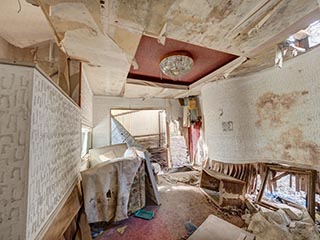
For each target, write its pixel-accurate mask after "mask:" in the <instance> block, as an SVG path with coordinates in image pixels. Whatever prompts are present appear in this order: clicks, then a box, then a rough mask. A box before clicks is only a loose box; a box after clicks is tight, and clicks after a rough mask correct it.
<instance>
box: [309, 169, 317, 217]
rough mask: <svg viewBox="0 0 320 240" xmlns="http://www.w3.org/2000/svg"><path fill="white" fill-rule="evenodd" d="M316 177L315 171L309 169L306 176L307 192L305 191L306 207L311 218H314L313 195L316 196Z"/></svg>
mask: <svg viewBox="0 0 320 240" xmlns="http://www.w3.org/2000/svg"><path fill="white" fill-rule="evenodd" d="M316 179H317V172H316V171H314V170H313V171H311V173H310V174H309V177H308V183H309V184H308V192H307V209H308V212H309V214H310V216H311V218H312V219H313V220H315V208H316V205H315V201H316V199H315V196H316Z"/></svg>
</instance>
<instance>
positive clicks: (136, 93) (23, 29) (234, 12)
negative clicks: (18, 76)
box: [0, 0, 320, 98]
mask: <svg viewBox="0 0 320 240" xmlns="http://www.w3.org/2000/svg"><path fill="white" fill-rule="evenodd" d="M25 1H27V2H29V3H33V4H35V5H38V6H39V7H35V6H32V5H31V4H27V3H26V2H25ZM25 1H23V0H21V3H22V11H21V12H20V13H19V14H18V13H17V10H18V2H17V1H12V0H2V1H1V7H3V9H6V11H3V12H2V15H1V16H0V19H1V21H2V23H7V24H2V25H1V26H0V30H1V31H0V35H1V36H2V37H3V38H5V39H6V40H7V41H9V42H10V43H12V44H13V45H15V46H19V47H25V46H28V45H30V44H33V43H36V42H41V41H44V40H47V39H48V38H50V37H51V31H52V32H53V33H54V38H55V40H56V41H57V43H58V45H59V46H60V47H61V48H62V50H63V51H65V52H66V53H67V55H68V56H69V57H70V58H72V59H77V60H81V61H82V62H83V63H84V70H85V71H86V74H87V76H88V81H89V84H90V86H91V88H92V90H93V92H94V94H95V95H108V96H125V97H139V98H140V97H146V96H147V97H165V98H171V97H181V96H186V95H189V94H191V95H194V94H197V93H198V92H199V89H201V86H202V85H203V84H205V83H206V82H208V81H213V80H216V79H221V78H226V77H228V76H230V75H231V76H238V75H242V74H247V73H249V72H253V71H257V70H260V69H262V68H266V67H270V66H272V64H273V58H274V55H273V53H274V49H275V46H276V44H278V43H280V42H282V41H283V40H284V39H286V38H287V37H288V36H289V35H290V34H292V33H295V32H297V31H298V30H300V29H302V28H304V27H306V26H307V25H308V24H310V23H311V22H313V21H315V20H316V19H317V18H319V16H320V12H319V1H318V0H306V1H301V0H261V1H254V0H247V1H244V0H233V1H225V0H198V1H192V0H162V1H156V0H132V1H126V0H101V1H100V0H25ZM41 11H42V12H43V13H41ZM13 26H14V27H13ZM35 26H36V27H35ZM142 35H147V36H150V37H153V38H156V39H158V40H159V41H160V42H165V40H166V38H169V39H173V40H178V41H181V42H185V43H190V44H193V45H196V46H201V47H205V48H209V49H212V50H217V51H221V52H226V53H229V54H233V55H237V56H240V58H239V59H240V60H239V59H238V60H237V59H235V60H233V61H232V62H229V63H228V64H226V65H225V66H223V67H221V68H219V69H217V70H215V71H213V72H212V73H210V74H209V75H208V76H206V77H203V78H202V79H200V80H199V82H200V83H199V84H196V85H193V84H192V85H190V87H188V88H186V89H181V88H176V87H174V86H168V85H157V84H156V85H150V84H144V82H134V81H131V80H130V81H129V79H127V74H128V72H129V71H130V67H131V63H132V61H133V59H134V56H135V54H136V52H137V49H138V46H139V43H140V39H141V37H142ZM246 59H248V60H247V61H246ZM137 84H138V85H137Z"/></svg>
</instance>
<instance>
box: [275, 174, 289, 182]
mask: <svg viewBox="0 0 320 240" xmlns="http://www.w3.org/2000/svg"><path fill="white" fill-rule="evenodd" d="M287 175H289V173H288V172H283V173H280V174H279V175H278V176H275V177H274V178H272V179H271V181H272V182H275V181H278V180H279V179H281V178H283V177H285V176H287Z"/></svg>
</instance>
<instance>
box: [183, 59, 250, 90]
mask: <svg viewBox="0 0 320 240" xmlns="http://www.w3.org/2000/svg"><path fill="white" fill-rule="evenodd" d="M245 61H247V58H246V57H243V56H241V57H238V58H236V59H235V60H233V61H231V62H229V63H227V64H226V65H224V66H222V67H221V68H219V69H217V70H216V71H214V72H212V73H210V74H208V75H207V76H205V77H203V78H201V79H200V80H198V81H196V82H195V83H192V84H191V85H190V86H189V87H190V89H193V88H195V87H197V86H199V85H202V84H205V83H207V82H209V81H214V80H216V79H217V78H220V77H224V76H225V75H226V74H227V75H229V74H230V73H231V72H232V71H233V70H234V69H236V68H237V67H239V66H240V65H241V64H242V63H244V62H245Z"/></svg>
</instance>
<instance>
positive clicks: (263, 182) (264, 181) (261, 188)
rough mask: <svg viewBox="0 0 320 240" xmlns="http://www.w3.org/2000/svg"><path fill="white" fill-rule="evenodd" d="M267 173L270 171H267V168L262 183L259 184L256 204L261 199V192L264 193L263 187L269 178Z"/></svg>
mask: <svg viewBox="0 0 320 240" xmlns="http://www.w3.org/2000/svg"><path fill="white" fill-rule="evenodd" d="M269 171H270V169H269V167H267V169H266V174H265V176H264V179H263V181H262V183H261V187H260V191H259V193H258V196H257V200H256V202H257V203H260V202H261V199H262V197H263V192H264V189H265V187H266V185H267V181H268V177H269Z"/></svg>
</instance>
